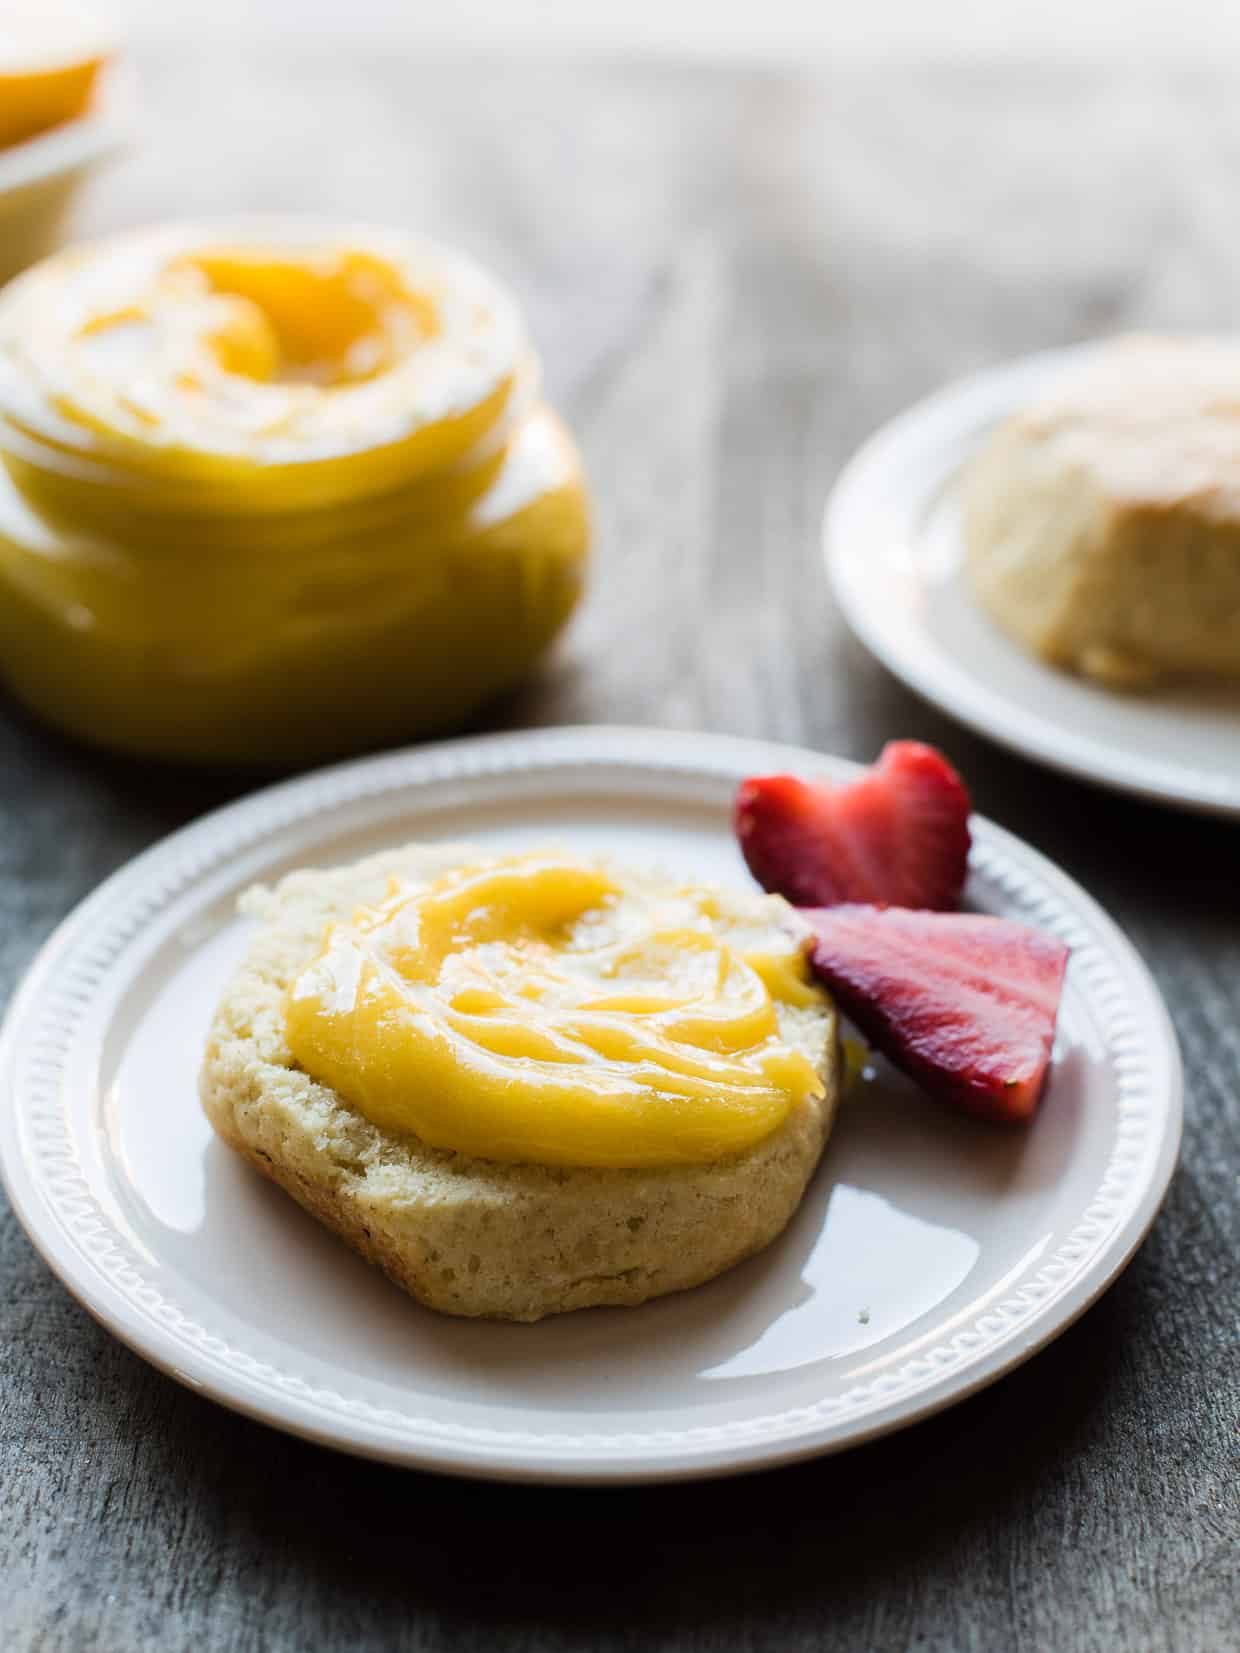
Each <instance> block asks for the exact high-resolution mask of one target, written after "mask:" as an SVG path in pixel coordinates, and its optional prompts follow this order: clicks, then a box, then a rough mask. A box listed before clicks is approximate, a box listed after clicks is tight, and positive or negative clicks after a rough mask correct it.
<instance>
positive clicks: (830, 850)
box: [735, 740, 969, 909]
mask: <svg viewBox="0 0 1240 1653" xmlns="http://www.w3.org/2000/svg"><path fill="white" fill-rule="evenodd" d="M735 826H736V836H737V840H738V841H739V843H740V846H741V852H742V854H743V855H744V857H745V860H746V861H747V862H748V864H749V870H750V872H752V873H753V875H754V877H755V878H756V879H757V880H758V882H759V884H761V885H762V887H763V889H767V890H775V891H777V892H778V893H779V894H780V895H782V896H785V897H786V898H787V899H788V900H789V901H791V902H792V904H793V905H794V906H797V907H834V906H836V905H837V904H838V903H839V902H842V901H863V902H874V903H876V904H879V905H885V906H892V907H933V908H944V909H945V908H950V907H954V906H956V904H957V903H958V902H959V900H960V892H961V890H962V889H963V888H964V878H965V866H966V863H967V861H968V858H969V794H968V792H967V791H966V790H965V786H964V782H963V781H962V780H961V779H960V776H959V775H958V774H957V773H956V771H955V770H954V769H953V768H952V766H951V764H950V763H948V761H947V759H946V758H945V757H944V756H943V754H942V753H941V752H936V751H935V749H934V747H933V746H923V745H922V744H921V743H920V742H919V741H915V740H893V741H891V742H890V743H889V744H888V745H887V746H885V747H884V748H883V750H882V754H881V756H880V757H879V760H878V762H877V763H876V764H875V765H874V767H873V769H871V770H870V771H869V772H868V774H865V775H863V776H861V778H860V779H859V780H855V781H852V782H850V783H848V784H847V785H844V786H831V785H830V784H828V783H826V782H821V781H819V782H813V783H811V782H808V781H802V780H798V779H797V777H796V776H795V775H758V776H754V777H753V778H751V779H750V780H747V781H743V782H742V783H741V786H740V790H739V791H738V792H737V795H736V811H735Z"/></svg>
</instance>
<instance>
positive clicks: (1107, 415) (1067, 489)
mask: <svg viewBox="0 0 1240 1653" xmlns="http://www.w3.org/2000/svg"><path fill="white" fill-rule="evenodd" d="M962 505H963V526H964V541H965V555H966V566H967V571H968V575H969V579H970V582H971V584H972V586H973V590H974V592H975V594H976V596H977V598H978V600H979V601H980V603H981V605H982V607H983V608H984V609H985V610H986V611H987V612H988V613H989V614H990V616H991V617H992V619H994V620H995V621H996V622H997V623H998V624H999V625H1000V626H1001V627H1002V629H1003V630H1004V631H1006V632H1007V633H1008V634H1009V635H1010V636H1012V637H1013V638H1014V639H1015V640H1016V641H1017V642H1019V643H1021V644H1022V645H1023V646H1024V647H1025V648H1027V649H1029V650H1030V651H1031V652H1032V653H1034V654H1037V655H1040V656H1041V657H1042V658H1043V659H1045V660H1048V661H1050V662H1052V663H1053V664H1057V665H1062V666H1066V667H1068V668H1069V669H1070V670H1074V671H1079V672H1082V673H1084V674H1086V675H1088V676H1091V677H1094V678H1097V679H1098V680H1100V681H1102V682H1106V683H1108V684H1111V685H1112V686H1114V687H1124V686H1127V685H1136V684H1140V683H1142V682H1147V681H1150V680H1152V679H1154V678H1157V677H1159V676H1161V675H1164V674H1176V673H1187V674H1193V673H1200V674H1206V675H1213V676H1224V677H1232V676H1240V345H1238V344H1236V343H1234V342H1231V341H1227V340H1221V339H1205V338H1178V339H1176V338H1157V337H1149V338H1146V337H1133V338H1124V339H1117V340H1115V341H1113V342H1112V343H1111V344H1109V345H1106V346H1104V347H1103V348H1101V349H1100V350H1099V351H1097V352H1096V353H1095V354H1094V355H1093V356H1091V357H1090V359H1089V360H1088V362H1087V363H1086V364H1085V366H1083V367H1082V368H1081V369H1080V370H1078V371H1077V372H1076V373H1074V374H1070V375H1069V376H1068V377H1066V378H1065V380H1064V381H1063V383H1062V384H1061V385H1060V386H1058V387H1056V388H1055V389H1054V390H1053V391H1052V392H1051V393H1050V394H1048V395H1047V396H1045V397H1044V398H1042V399H1040V400H1039V401H1038V402H1036V403H1035V404H1034V405H1032V406H1031V407H1029V408H1027V409H1025V410H1023V411H1022V412H1020V413H1018V414H1016V415H1015V416H1014V417H1012V418H1011V419H1008V420H1007V421H1005V422H1004V423H1003V424H1002V425H1001V426H1000V427H999V428H998V430H996V431H995V433H994V435H993V436H992V437H991V438H990V439H989V441H988V442H987V443H986V444H985V445H984V447H983V449H982V450H981V452H980V453H979V454H978V457H977V459H976V460H975V461H974V462H973V464H972V465H971V466H970V467H969V469H968V470H967V472H966V474H965V477H964V483H963V495H962Z"/></svg>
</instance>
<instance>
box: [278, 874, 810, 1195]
mask: <svg viewBox="0 0 1240 1653" xmlns="http://www.w3.org/2000/svg"><path fill="white" fill-rule="evenodd" d="M774 905H775V903H773V902H770V901H764V902H762V903H761V904H760V914H759V916H760V918H761V922H760V923H755V922H754V918H753V915H752V914H750V915H749V916H748V917H742V916H738V915H737V914H736V913H733V912H730V911H729V910H727V909H726V908H725V907H724V906H723V905H722V904H721V902H720V899H719V896H718V895H717V893H716V892H713V891H710V890H707V889H700V888H694V887H680V886H673V885H669V884H666V883H661V882H658V881H654V880H650V879H647V878H644V877H640V876H637V875H631V874H625V873H621V872H619V871H617V870H616V869H615V868H612V867H608V866H602V865H594V864H591V863H587V862H580V861H576V860H574V859H572V858H568V857H562V856H559V855H555V854H546V855H539V854H532V855H522V856H516V857H511V858H505V859H498V860H493V861H486V862H482V863H479V864H477V865H475V866H470V867H465V868H461V869H458V870H455V871H452V872H450V873H448V874H446V875H444V876H443V877H441V878H439V879H437V880H436V881H434V882H432V883H430V884H428V885H425V886H422V887H420V888H414V889H410V888H408V887H403V888H402V887H401V886H400V885H399V884H395V885H394V887H393V888H392V890H391V893H390V895H389V897H388V899H387V900H386V901H385V902H384V903H382V904H381V905H379V906H377V907H373V908H366V909H362V910H361V911H359V912H358V913H357V914H356V915H355V916H354V918H353V920H352V922H351V923H348V924H343V925H337V926H333V927H332V928H331V929H330V930H329V931H328V934H327V937H326V939H325V942H324V946H323V950H322V953H321V955H320V956H319V957H318V958H317V959H315V960H314V961H313V962H312V963H311V964H310V965H309V966H308V967H307V968H306V969H305V970H304V971H303V972H302V974H301V975H300V976H299V977H298V979H297V980H296V981H295V982H294V983H293V985H292V987H291V989H290V992H289V996H288V1001H287V1024H286V1034H287V1039H288V1044H289V1048H290V1050H291V1052H292V1054H293V1056H294V1058H295V1059H296V1060H297V1062H298V1063H299V1064H300V1065H301V1066H302V1067H303V1068H304V1069H305V1070H306V1072H307V1073H309V1074H310V1075H311V1077H313V1078H315V1079H318V1080H319V1081H321V1082H322V1083H324V1084H327V1085H330V1086H331V1087H332V1088H333V1089H334V1090H335V1091H336V1092H337V1093H338V1094H339V1095H340V1096H342V1097H343V1098H344V1099H345V1100H346V1101H348V1102H351V1103H352V1104H353V1105H354V1106H355V1107H356V1108H358V1109H359V1110H360V1111H361V1112H362V1113H363V1114H364V1115H365V1116H366V1117H367V1118H368V1119H370V1120H371V1122H372V1123H374V1124H376V1125H379V1126H381V1127H384V1128H387V1129H394V1130H400V1131H410V1132H413V1133H414V1134H415V1135H417V1136H418V1137H420V1138H422V1140H423V1141H425V1142H429V1143H431V1144H433V1145H434V1146H436V1147H440V1148H449V1149H455V1150H457V1151H459V1152H461V1153H467V1154H471V1155H475V1156H478V1157H480V1158H484V1159H491V1160H508V1161H532V1162H534V1163H538V1164H543V1165H576V1166H613V1167H619V1166H656V1165H672V1164H693V1163H699V1162H703V1161H708V1160H713V1159H719V1158H722V1157H723V1156H725V1155H727V1154H730V1153H734V1152H737V1151H739V1150H741V1149H744V1148H747V1147H749V1146H751V1145H752V1144H753V1143H756V1142H758V1141H760V1140H761V1139H762V1138H763V1137H765V1136H767V1135H769V1134H770V1133H771V1132H772V1131H774V1130H775V1129H776V1128H777V1127H778V1126H779V1125H781V1124H782V1123H783V1121H784V1120H785V1119H786V1118H787V1116H788V1114H789V1112H790V1110H791V1109H793V1108H794V1107H795V1106H797V1105H798V1103H800V1102H802V1101H804V1100H805V1099H806V1098H808V1097H810V1096H821V1095H822V1094H823V1083H822V1079H821V1077H820V1075H819V1073H818V1071H817V1069H816V1068H815V1066H814V1064H813V1062H811V1061H810V1059H809V1058H808V1057H807V1056H806V1055H805V1054H803V1052H802V1051H801V1050H799V1049H798V1048H797V1047H796V1044H795V1035H794V1034H792V1032H791V1029H792V1025H793V1023H794V1021H795V1012H796V1010H797V1009H798V1008H799V1009H804V1008H805V1007H806V1006H814V1005H818V1004H821V1003H822V1002H824V1001H823V998H822V994H821V991H820V989H818V988H817V987H815V986H813V985H812V984H811V981H810V977H809V968H808V964H807V962H806V958H805V954H804V950H803V944H802V942H801V941H800V940H799V939H798V938H797V937H796V936H795V934H793V933H792V931H791V930H789V931H787V932H785V931H784V930H783V929H782V928H781V927H780V926H779V924H778V921H777V919H775V918H773V917H772V909H773V907H774Z"/></svg>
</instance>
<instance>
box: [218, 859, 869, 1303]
mask: <svg viewBox="0 0 1240 1653" xmlns="http://www.w3.org/2000/svg"><path fill="white" fill-rule="evenodd" d="M470 858H471V856H470V854H469V852H468V851H467V850H465V849H464V848H462V847H461V846H459V845H458V846H444V845H433V846H426V845H410V846H407V847H406V848H404V849H401V850H398V851H394V852H386V853H384V854H381V855H376V856H372V857H370V858H369V859H367V860H365V861H362V862H360V863H358V864H357V865H355V866H352V867H346V868H338V869H329V870H326V871H307V872H297V873H293V874H291V875H290V876H289V877H287V878H286V879H284V880H283V882H282V883H281V884H280V885H279V886H278V887H277V888H276V889H275V890H255V891H251V892H250V894H249V895H248V896H247V897H246V898H245V902H244V905H245V906H246V908H247V909H248V910H249V911H251V912H253V913H255V914H256V915H257V916H258V917H259V919H260V927H259V929H258V932H257V934H256V936H255V938H254V941H253V943H252V945H251V947H250V950H249V953H248V955H247V957H246V959H245V961H244V963H243V964H242V966H241V968H240V970H239V971H238V973H237V975H236V976H235V977H234V979H233V981H232V982H231V984H230V985H229V987H228V990H227V992H226V993H225V995H224V998H223V1000H222V1002H221V1004H220V1006H219V1009H218V1010H217V1012H216V1015H215V1019H214V1022H213V1024H212V1028H211V1033H210V1036H209V1039H208V1043H207V1051H206V1057H205V1061H204V1064H203V1069H202V1077H201V1096H202V1103H203V1107H204V1108H205V1110H206V1113H207V1116H208V1118H209V1119H210V1121H211V1123H212V1125H213V1126H214V1128H215V1130H216V1131H217V1132H218V1133H219V1135H220V1136H221V1137H222V1138H223V1139H224V1141H225V1142H227V1143H228V1144H229V1146H230V1147H232V1148H235V1149H236V1150H237V1151H238V1153H241V1154H243V1155H244V1156H245V1157H246V1158H247V1159H248V1160H249V1161H250V1163H251V1164H252V1165H254V1166H255V1167H256V1168H257V1169H258V1170H259V1171H261V1172H262V1173H263V1174H264V1176H267V1177H270V1178H271V1179H272V1180H273V1181H274V1182H277V1183H279V1185H280V1186H281V1187H282V1188H284V1189H285V1190H286V1191H287V1192H288V1193H290V1194H291V1195H292V1196H293V1198H294V1199H296V1200H297V1201H298V1202H299V1203H300V1204H301V1205H303V1206H304V1207H305V1208H306V1210H307V1211H310V1212H312V1213H313V1214H314V1215H315V1216H316V1217H318V1218H319V1219H320V1221H322V1222H324V1223H326V1224H327V1226H328V1227H329V1228H331V1229H334V1230H335V1232H336V1233H337V1234H339V1235H340V1236H341V1237H342V1238H343V1239H345V1240H347V1241H348V1243H349V1244H350V1245H351V1246H353V1247H354V1248H355V1249H356V1250H357V1251H359V1252H361V1254H362V1255H363V1256H364V1257H366V1258H368V1259H369V1261H371V1262H372V1263H377V1264H378V1265H379V1267H380V1268H382V1269H383V1270H384V1271H385V1272H386V1273H387V1274H388V1275H389V1276H390V1277H391V1278H392V1279H393V1280H394V1281H395V1282H396V1283H397V1285H400V1286H403V1287H404V1288H405V1290H406V1291H408V1292H409V1293H411V1295H412V1296H414V1297H416V1298H417V1299H418V1300H419V1302H422V1303H425V1304H427V1305H428V1306H429V1307H431V1308H435V1309H439V1310H442V1311H443V1312H444V1313H447V1314H458V1315H472V1316H489V1317H492V1318H496V1319H503V1320H524V1321H531V1320H540V1319H542V1317H543V1316H544V1315H548V1314H560V1313H563V1312H565V1311H566V1310H569V1309H583V1308H588V1307H590V1306H592V1305H594V1304H605V1303H610V1304H637V1303H644V1302H645V1301H646V1300H647V1299H648V1298H651V1297H659V1296H662V1295H663V1294H664V1293H666V1292H671V1291H680V1290H683V1289H684V1288H685V1287H687V1286H695V1285H700V1284H701V1283H702V1282H703V1281H705V1280H709V1279H712V1278H713V1277H714V1276H715V1275H716V1274H720V1273H722V1272H723V1270H724V1269H727V1268H731V1267H732V1265H733V1264H735V1263H739V1262H741V1261H742V1260H743V1259H744V1258H746V1257H749V1256H751V1255H752V1254H753V1253H754V1252H756V1251H760V1250H761V1249H762V1247H763V1246H766V1245H768V1244H769V1243H770V1242H771V1241H772V1240H773V1239H774V1238H775V1236H776V1235H777V1234H779V1233H780V1231H781V1230H782V1229H783V1228H784V1226H785V1225H786V1224H787V1222H788V1220H789V1218H790V1217H791V1216H792V1214H793V1212H794V1211H795V1210H796V1208H797V1206H798V1204H799V1203H800V1200H801V1196H802V1195H803V1193H804V1191H805V1187H806V1184H807V1183H808V1181H809V1178H810V1176H811V1175H812V1173H813V1171H814V1168H815V1166H816V1165H817V1163H818V1160H819V1157H820V1156H821V1154H822V1150H823V1146H824V1144H825V1143H826V1139H827V1135H828V1132H829V1130H830V1127H831V1121H832V1117H833V1114H834V1110H835V1104H836V1099H837V1094H838V1088H839V1069H838V1048H837V1044H838V1041H837V1028H836V1019H835V1015H834V1013H833V1012H832V1011H831V1010H829V1009H824V1008H807V1009H805V1010H792V1011H789V1012H787V1013H786V1014H787V1016H788V1020H787V1022H786V1023H785V1034H786V1036H787V1037H788V1038H789V1039H791V1040H795V1042H796V1044H797V1045H798V1047H799V1048H800V1049H802V1050H803V1051H804V1052H805V1053H806V1054H807V1055H808V1056H809V1057H810V1058H811V1060H812V1061H813V1062H814V1063H815V1065H816V1066H817V1067H818V1068H819V1070H820V1072H821V1073H822V1075H823V1079H824V1082H825V1087H826V1094H825V1096H824V1097H823V1098H821V1099H820V1100H810V1101H808V1102H806V1103H804V1104H802V1105H800V1106H799V1107H797V1108H795V1109H794V1110H793V1112H792V1114H791V1115H790V1116H789V1118H788V1119H787V1120H786V1121H785V1123H784V1124H783V1125H782V1126H781V1127H780V1128H779V1129H778V1130H777V1131H775V1132H774V1133H773V1134H772V1135H771V1136H769V1137H767V1138H766V1139H765V1140H764V1141H762V1142H760V1143H758V1144H757V1145H756V1146H754V1147H752V1148H750V1149H748V1150H746V1151H745V1152H744V1153H741V1154H737V1155H733V1156H731V1157H730V1158H728V1159H725V1160H719V1161H716V1162H713V1163H710V1164H704V1165H696V1166H683V1165H682V1166H669V1167H665V1168H659V1169H656V1170H606V1169H604V1170H600V1169H593V1168H565V1167H554V1166H538V1165H509V1164H499V1163H496V1162H493V1161H489V1160H481V1159H474V1158H470V1157H467V1156H465V1155H461V1154H456V1153H452V1152H450V1151H448V1150H445V1149H439V1148H433V1147H431V1146H430V1145H429V1144H427V1143H425V1142H423V1141H421V1140H420V1139H419V1138H418V1137H415V1136H413V1135H410V1134H404V1133H401V1134H397V1133H394V1132H391V1131H385V1130H381V1129H379V1128H378V1127H377V1126H375V1125H372V1124H371V1123H370V1121H369V1120H367V1119H365V1118H364V1117H363V1116H362V1115H361V1114H360V1113H359V1112H357V1110H356V1109H354V1108H352V1107H350V1106H349V1105H348V1104H347V1103H346V1102H344V1101H343V1100H342V1099H341V1098H340V1097H339V1096H338V1095H337V1093H336V1092H335V1091H333V1090H331V1089H329V1088H328V1087H327V1086H324V1085H321V1084H318V1083H317V1082H316V1081H315V1080H313V1079H311V1078H310V1077H309V1075H307V1074H306V1073H304V1072H303V1071H301V1070H300V1069H299V1068H298V1067H297V1066H296V1064H295V1062H294V1060H293V1057H292V1055H291V1053H290V1052H289V1049H288V1047H287V1044H286V1042H285V1036H284V999H285V994H286V992H287V989H288V986H289V984H290V983H291V981H292V980H293V978H294V977H295V976H296V975H297V974H298V973H299V972H300V970H301V969H302V967H303V966H304V965H305V964H306V963H308V962H309V960H310V959H311V958H312V957H313V956H314V955H315V953H316V952H317V951H318V949H319V946H320V945H321V942H322V937H323V930H324V927H325V925H326V924H327V923H328V922H329V921H330V920H332V919H342V918H348V917H351V915H352V914H353V912H354V911H355V910H356V908H357V907H358V906H360V905H363V904H365V903H367V902H370V901H375V900H378V899H379V898H380V897H381V896H382V895H383V893H384V892H385V890H386V888H387V884H388V880H389V878H390V877H391V876H392V875H393V874H395V875H397V876H399V877H401V878H402V879H406V880H412V881H421V880H426V879H429V878H433V877H436V876H438V875H439V874H440V873H442V872H444V871H446V870H447V869H448V868H450V867H452V866H456V865H459V864H461V863H462V862H464V861H467V860H469V859H470ZM750 899H751V903H758V902H761V901H769V898H760V897H753V898H750ZM736 905H737V906H738V907H739V906H742V905H743V903H742V901H741V900H740V899H739V898H738V899H737V901H736ZM770 910H771V909H770V908H769V907H768V908H767V911H770Z"/></svg>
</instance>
